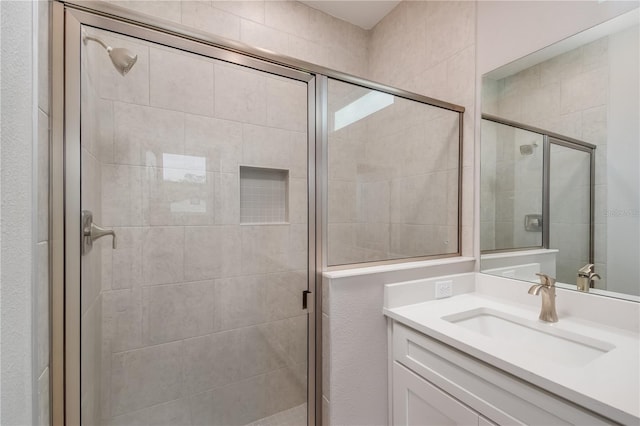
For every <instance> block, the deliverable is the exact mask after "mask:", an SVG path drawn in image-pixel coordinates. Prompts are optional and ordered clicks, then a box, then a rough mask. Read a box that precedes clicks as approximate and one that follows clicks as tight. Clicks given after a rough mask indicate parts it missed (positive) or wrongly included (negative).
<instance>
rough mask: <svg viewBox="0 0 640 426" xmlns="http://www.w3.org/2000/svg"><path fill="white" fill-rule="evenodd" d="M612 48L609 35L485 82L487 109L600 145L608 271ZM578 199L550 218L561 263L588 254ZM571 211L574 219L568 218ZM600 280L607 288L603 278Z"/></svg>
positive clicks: (599, 262)
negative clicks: (584, 249) (577, 210)
mask: <svg viewBox="0 0 640 426" xmlns="http://www.w3.org/2000/svg"><path fill="white" fill-rule="evenodd" d="M607 52H608V37H605V38H602V39H599V40H596V41H594V42H591V43H589V44H587V45H585V46H582V47H579V48H577V49H574V50H571V51H569V52H566V53H564V54H562V55H559V56H556V57H554V58H552V59H549V60H547V61H545V62H542V63H540V64H538V65H535V66H533V67H531V68H527V69H525V70H523V71H520V72H518V73H516V74H514V75H511V76H508V77H505V78H503V79H501V80H497V81H488V82H487V83H485V84H484V87H485V88H488V89H489V90H487V93H488V94H485V93H483V105H486V106H488V107H489V109H488V110H486V111H485V112H488V113H493V114H496V115H498V116H500V117H503V118H506V119H510V120H514V121H517V122H521V123H525V124H528V125H531V126H535V127H539V128H542V129H546V130H549V131H552V132H556V133H559V134H561V135H565V136H569V137H572V138H576V139H579V140H583V141H585V142H589V143H592V144H594V145H596V146H597V149H596V151H595V154H596V170H595V172H596V190H595V203H596V206H599V208H597V209H596V214H595V224H596V225H595V260H596V270H597V271H599V272H601V273H603V276H606V259H607V254H606V245H607V244H606V241H607V236H606V227H607V225H606V221H607V218H606V215H605V211H606V203H607V201H606V200H607V176H606V173H607V172H606V170H607V169H606V161H607V160H606V159H607V103H608V83H607V82H608V79H609V61H608V54H607ZM539 148H541V147H538V149H539ZM576 196H577V192H576ZM576 202H577V200H574V202H564V203H563V205H564V206H565V207H566V209H568V210H567V211H559V212H558V214H559V216H560V217H562V218H563V220H562V221H560V222H558V223H556V222H554V223H551V224H550V226H551V233H552V235H554V236H555V237H556V238H555V241H556V242H557V246H554V247H552V248H558V249H559V250H560V251H559V253H558V258H557V265H558V266H559V267H560V265H562V264H570V265H573V264H575V263H576V262H578V263H579V262H581V261H582V260H584V258H583V257H582V256H580V258H579V259H575V258H574V254H575V253H577V251H576V247H578V246H582V247H588V233H585V232H584V226H585V225H586V224H587V223H584V222H580V221H579V220H578V216H576V215H575V214H572V211H571V209H572V208H573V207H574V206H575V205H576ZM483 209H484V207H483ZM496 214H497V211H496ZM571 216H574V218H575V219H574V220H570V221H567V220H566V218H568V217H571ZM587 222H588V220H587ZM496 231H497V230H496ZM579 236H583V237H582V242H580V241H577V239H576V238H579ZM496 238H497V237H496ZM585 263H586V262H585ZM564 272H565V271H563V273H564ZM567 274H568V275H569V276H571V277H573V276H574V275H575V271H573V273H571V274H569V273H568V272H567V273H565V274H564V275H567ZM571 282H572V280H571ZM597 285H598V286H602V287H603V288H604V286H605V282H604V280H603V281H602V282H599V283H597Z"/></svg>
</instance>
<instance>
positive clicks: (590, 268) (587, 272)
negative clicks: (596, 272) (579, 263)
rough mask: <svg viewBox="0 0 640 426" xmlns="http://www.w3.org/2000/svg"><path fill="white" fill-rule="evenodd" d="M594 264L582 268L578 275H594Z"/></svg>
mask: <svg viewBox="0 0 640 426" xmlns="http://www.w3.org/2000/svg"><path fill="white" fill-rule="evenodd" d="M593 267H594V265H593V263H587V264H586V265H584V266H583V267H582V268H580V269H578V275H583V276H587V277H588V276H589V275H591V274H592V273H593Z"/></svg>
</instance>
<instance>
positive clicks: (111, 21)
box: [50, 2, 321, 426]
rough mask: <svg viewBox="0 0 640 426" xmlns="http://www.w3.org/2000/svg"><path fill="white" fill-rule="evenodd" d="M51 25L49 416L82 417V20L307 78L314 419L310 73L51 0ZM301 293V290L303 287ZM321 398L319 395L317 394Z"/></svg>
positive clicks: (313, 368)
mask: <svg viewBox="0 0 640 426" xmlns="http://www.w3.org/2000/svg"><path fill="white" fill-rule="evenodd" d="M52 18H53V25H52V52H53V63H52V83H53V84H52V87H53V91H52V134H53V137H52V147H51V158H50V162H51V176H50V182H51V184H50V192H51V200H52V201H51V207H50V209H51V211H50V225H51V230H52V231H51V232H52V238H51V251H50V256H51V281H52V300H51V305H52V355H51V357H52V359H51V370H52V382H51V394H52V405H51V407H52V408H51V409H52V415H51V419H52V424H55V425H62V424H67V425H79V424H80V422H81V421H80V419H81V413H80V409H81V391H80V347H81V344H80V338H81V324H80V322H81V318H80V315H81V306H80V302H81V300H80V286H81V282H80V280H81V276H80V275H81V268H80V265H81V253H80V210H81V193H80V186H81V180H80V179H81V164H80V149H81V145H80V143H81V141H80V112H81V111H80V105H81V98H80V95H81V94H80V81H81V69H80V64H81V56H80V53H81V50H80V48H81V44H82V43H81V37H82V35H81V28H82V26H83V25H86V26H91V27H95V28H99V29H102V30H106V31H111V32H115V33H120V34H123V35H126V36H130V37H134V38H138V39H141V40H144V41H147V42H151V43H157V44H161V45H165V46H170V47H172V48H176V49H180V50H183V51H187V52H189V53H193V54H196V55H202V56H206V57H209V58H212V59H217V60H221V61H225V62H229V63H233V64H236V65H240V66H245V67H249V68H252V69H254V70H257V71H260V72H264V73H269V74H273V75H278V76H281V77H285V78H290V79H294V80H297V81H301V82H304V83H306V84H307V99H308V115H307V135H308V140H307V152H308V156H307V168H308V171H307V181H308V217H307V227H308V248H307V250H308V277H307V282H308V287H307V288H308V290H309V291H311V292H312V298H313V300H315V302H314V303H312V304H311V306H310V308H309V309H308V330H307V349H308V350H307V417H308V425H309V426H314V425H316V424H319V422H318V421H317V415H318V410H317V407H318V406H317V403H316V401H317V400H318V396H317V392H316V388H317V386H318V385H319V382H318V380H317V378H316V372H317V370H318V367H317V364H318V362H316V361H317V359H316V354H317V351H318V349H317V344H318V342H320V344H321V339H319V338H318V335H320V336H321V333H317V319H316V317H317V315H318V313H320V312H321V310H320V309H318V307H316V306H315V303H318V299H319V298H318V297H317V295H318V294H319V293H320V292H319V289H318V286H319V284H318V276H319V268H318V263H317V255H316V246H317V245H318V242H317V241H316V228H317V220H316V174H317V168H316V167H315V164H316V152H317V146H316V122H315V120H316V116H317V114H316V84H315V82H316V76H315V75H313V74H311V73H308V72H305V71H302V70H296V69H292V68H288V67H284V66H281V65H279V64H274V63H270V62H265V61H263V60H260V59H258V58H256V57H252V56H249V55H245V54H242V53H240V52H236V51H232V50H229V49H225V48H222V47H219V46H217V45H214V44H210V43H204V42H202V41H201V40H196V39H193V38H189V37H182V36H180V35H176V34H170V33H166V32H163V31H160V30H158V29H151V28H149V27H146V26H143V25H139V24H137V23H133V22H130V21H126V20H122V19H118V18H117V17H113V16H101V15H100V14H95V13H92V12H90V11H88V10H80V9H77V8H74V7H68V5H64V4H62V3H60V2H54V3H53V12H52ZM301 297H302V294H301ZM320 398H321V395H320Z"/></svg>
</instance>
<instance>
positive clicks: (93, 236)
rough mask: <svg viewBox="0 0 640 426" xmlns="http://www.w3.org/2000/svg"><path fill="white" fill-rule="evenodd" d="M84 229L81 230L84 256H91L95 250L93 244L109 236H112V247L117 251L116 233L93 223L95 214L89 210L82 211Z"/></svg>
mask: <svg viewBox="0 0 640 426" xmlns="http://www.w3.org/2000/svg"><path fill="white" fill-rule="evenodd" d="M81 218H82V221H81V222H82V229H81V239H82V242H81V244H82V254H83V255H85V254H89V252H90V251H91V249H92V248H93V242H94V241H95V240H97V239H99V238H102V237H104V236H107V235H111V237H112V243H111V246H112V247H113V249H114V250H115V248H116V233H115V232H113V230H111V229H104V228H102V227H101V226H98V225H96V224H95V223H93V213H92V212H90V211H89V210H82V215H81Z"/></svg>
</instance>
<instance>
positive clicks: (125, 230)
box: [80, 27, 311, 425]
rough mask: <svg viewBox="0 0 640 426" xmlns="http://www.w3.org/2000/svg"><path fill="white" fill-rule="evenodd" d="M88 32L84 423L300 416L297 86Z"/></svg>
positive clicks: (302, 148)
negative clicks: (87, 214)
mask: <svg viewBox="0 0 640 426" xmlns="http://www.w3.org/2000/svg"><path fill="white" fill-rule="evenodd" d="M83 37H84V40H85V42H84V43H83V45H82V47H81V205H82V210H83V211H86V212H87V213H88V212H91V213H92V218H91V219H90V220H89V219H88V218H87V219H86V223H85V225H86V226H85V229H86V234H91V236H85V237H84V240H85V242H86V243H87V244H86V245H87V248H86V250H85V253H84V254H83V256H82V259H81V313H80V316H81V349H80V350H81V355H80V356H81V379H80V387H81V391H80V392H81V417H82V422H83V424H85V425H97V424H118V425H134V424H135V425H138V424H145V425H156V424H167V425H246V424H252V423H254V422H257V421H262V422H267V423H268V424H284V423H285V422H286V423H287V424H296V425H298V424H306V423H307V407H306V402H307V371H308V366H307V360H308V354H307V351H308V343H307V342H308V327H309V326H308V312H307V310H304V309H303V308H302V293H303V291H305V290H308V289H309V286H308V283H309V276H310V275H311V274H310V273H309V261H308V259H309V237H308V235H309V224H308V186H309V185H308V87H307V83H306V82H303V81H298V80H294V79H289V78H284V77H281V76H278V75H275V74H271V73H267V72H264V71H259V70H256V69H250V68H246V67H242V66H239V65H235V64H232V63H228V62H223V61H221V60H217V59H213V58H209V57H205V56H200V55H197V54H194V53H189V52H186V51H183V50H178V49H173V48H169V47H166V46H164V45H160V44H154V43H151V42H147V41H143V40H140V39H136V38H132V37H127V36H124V35H120V34H116V33H111V32H108V31H103V30H98V29H96V28H92V27H84V28H83ZM102 44H104V45H107V46H113V48H114V49H113V50H110V51H109V53H108V51H107V50H105V49H104V47H103V45H102ZM118 49H126V50H118ZM134 57H135V59H134ZM131 62H133V63H132V64H131ZM127 68H128V69H127ZM91 222H93V224H94V225H97V226H100V227H103V228H104V229H105V230H107V231H113V233H114V235H111V234H108V233H107V234H104V236H103V237H100V238H98V237H99V236H100V235H101V234H100V231H99V229H98V228H93V229H92V228H91ZM91 239H93V240H94V241H93V244H91V245H92V247H88V245H89V244H88V243H89V240H91ZM265 419H266V420H265Z"/></svg>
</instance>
